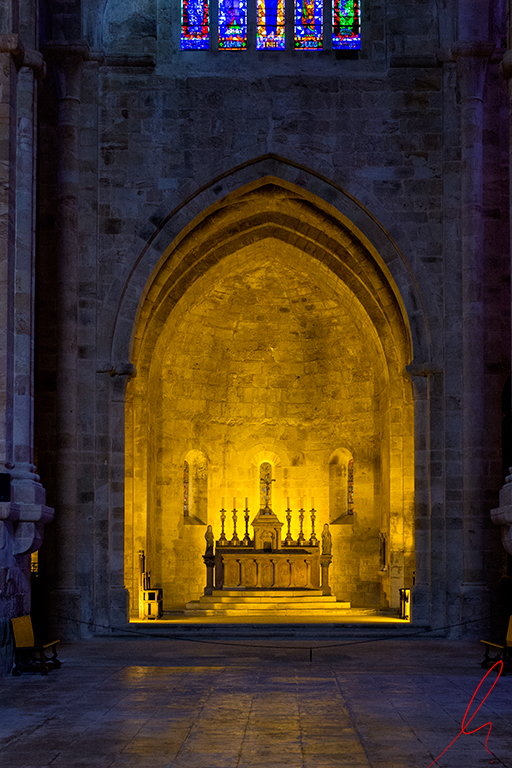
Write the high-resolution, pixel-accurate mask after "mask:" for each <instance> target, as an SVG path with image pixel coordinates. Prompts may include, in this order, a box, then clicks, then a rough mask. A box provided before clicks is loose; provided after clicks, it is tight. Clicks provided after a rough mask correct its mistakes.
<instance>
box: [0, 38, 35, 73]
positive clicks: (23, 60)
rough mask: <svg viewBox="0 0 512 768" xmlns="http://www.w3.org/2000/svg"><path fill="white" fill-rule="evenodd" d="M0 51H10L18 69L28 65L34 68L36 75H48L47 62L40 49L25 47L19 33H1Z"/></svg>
mask: <svg viewBox="0 0 512 768" xmlns="http://www.w3.org/2000/svg"><path fill="white" fill-rule="evenodd" d="M0 53H10V54H11V56H12V58H13V59H14V62H15V64H16V66H17V67H18V69H21V67H28V68H29V69H32V70H34V74H35V75H36V77H40V78H41V79H42V78H43V77H45V75H46V63H45V60H44V58H43V55H42V54H41V53H40V52H39V51H35V50H33V49H31V48H25V46H24V45H23V43H22V41H21V40H20V37H19V35H16V34H14V33H9V34H3V35H0Z"/></svg>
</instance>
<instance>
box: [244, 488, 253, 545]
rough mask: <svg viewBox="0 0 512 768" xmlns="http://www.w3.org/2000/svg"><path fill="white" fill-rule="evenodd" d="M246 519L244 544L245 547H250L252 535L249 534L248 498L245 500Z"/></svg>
mask: <svg viewBox="0 0 512 768" xmlns="http://www.w3.org/2000/svg"><path fill="white" fill-rule="evenodd" d="M244 520H245V536H244V538H243V541H242V544H243V545H244V546H245V547H248V546H249V544H250V543H251V537H250V536H249V509H248V507H247V499H246V500H245V515H244Z"/></svg>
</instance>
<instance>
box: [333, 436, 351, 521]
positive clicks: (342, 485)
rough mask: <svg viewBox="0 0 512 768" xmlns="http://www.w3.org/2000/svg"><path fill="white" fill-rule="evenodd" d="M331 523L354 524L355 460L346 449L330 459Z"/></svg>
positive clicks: (338, 450) (340, 449)
mask: <svg viewBox="0 0 512 768" xmlns="http://www.w3.org/2000/svg"><path fill="white" fill-rule="evenodd" d="M329 521H330V524H331V525H352V523H353V522H354V459H353V458H352V455H351V453H350V452H349V451H348V450H347V449H346V448H338V449H337V450H336V451H334V453H333V454H332V455H331V458H330V459H329Z"/></svg>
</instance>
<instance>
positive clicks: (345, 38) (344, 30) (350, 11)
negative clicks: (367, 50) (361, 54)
mask: <svg viewBox="0 0 512 768" xmlns="http://www.w3.org/2000/svg"><path fill="white" fill-rule="evenodd" d="M332 47H333V49H334V50H341V49H344V48H345V49H346V48H349V49H350V48H352V49H359V48H361V3H360V0H332Z"/></svg>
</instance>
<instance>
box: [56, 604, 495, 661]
mask: <svg viewBox="0 0 512 768" xmlns="http://www.w3.org/2000/svg"><path fill="white" fill-rule="evenodd" d="M58 618H59V619H61V620H63V621H70V622H72V623H73V624H81V625H86V626H88V627H94V628H96V629H105V630H108V631H109V632H122V633H129V634H132V635H135V636H137V637H140V638H153V639H158V640H179V641H182V642H186V643H187V642H188V643H203V644H205V645H222V646H225V647H227V648H259V649H267V648H268V646H267V645H257V644H255V643H230V642H226V641H225V640H210V639H208V640H205V639H202V638H197V637H182V636H180V637H169V635H168V634H162V633H157V632H142V631H140V630H138V629H131V628H129V627H126V626H125V627H116V626H108V625H106V624H96V623H93V622H90V621H81V620H79V619H72V618H71V617H69V616H62V615H58ZM490 618H491V616H490V614H489V615H487V616H483V617H480V618H478V619H470V620H468V621H463V622H458V623H456V624H445V625H444V626H442V627H423V628H421V629H418V630H417V631H416V632H404V633H401V634H396V635H392V636H380V637H370V638H364V639H357V640H349V641H345V642H342V643H329V644H327V645H325V644H324V645H311V646H308V645H285V646H282V645H281V646H279V648H280V650H288V651H303V650H305V649H306V648H308V647H309V661H310V662H312V660H313V651H318V650H323V649H325V648H343V647H346V646H350V645H363V644H365V643H376V642H383V641H386V640H388V641H389V640H400V639H403V638H410V637H417V636H419V635H426V634H427V633H434V632H446V631H447V630H449V629H454V628H460V627H464V626H467V625H468V624H475V623H478V622H482V621H486V620H487V619H490ZM203 626H205V625H203ZM279 626H281V625H279Z"/></svg>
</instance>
